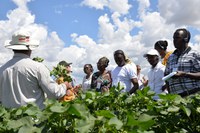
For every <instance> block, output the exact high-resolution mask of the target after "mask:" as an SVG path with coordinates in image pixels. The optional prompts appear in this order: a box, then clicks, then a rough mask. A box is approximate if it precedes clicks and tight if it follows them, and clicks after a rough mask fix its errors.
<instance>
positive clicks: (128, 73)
mask: <svg viewBox="0 0 200 133" xmlns="http://www.w3.org/2000/svg"><path fill="white" fill-rule="evenodd" d="M136 71H137V69H136V65H135V64H134V63H131V64H126V65H124V66H122V67H119V66H117V67H116V68H115V69H113V70H112V72H111V76H112V85H113V86H117V85H118V83H120V86H121V87H124V89H123V90H122V92H129V91H130V90H131V89H132V87H133V84H132V82H131V79H133V78H137V73H136Z"/></svg>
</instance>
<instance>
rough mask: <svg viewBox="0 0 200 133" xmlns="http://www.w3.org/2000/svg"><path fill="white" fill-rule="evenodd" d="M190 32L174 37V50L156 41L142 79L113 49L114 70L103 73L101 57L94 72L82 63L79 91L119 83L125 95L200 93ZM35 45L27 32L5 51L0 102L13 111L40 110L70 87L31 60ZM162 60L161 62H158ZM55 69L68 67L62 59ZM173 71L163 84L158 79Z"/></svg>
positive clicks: (198, 61)
mask: <svg viewBox="0 0 200 133" xmlns="http://www.w3.org/2000/svg"><path fill="white" fill-rule="evenodd" d="M189 41H190V32H189V31H188V30H187V29H184V28H181V29H177V30H176V31H175V32H174V35H173V42H174V47H175V48H176V49H175V50H174V51H173V52H172V51H170V52H168V51H167V45H168V43H167V41H165V40H164V41H163V40H160V41H158V42H156V43H155V45H154V49H150V50H149V51H148V52H147V53H145V54H144V57H145V58H146V59H147V61H148V62H149V64H150V65H151V67H150V68H149V71H148V75H147V78H144V75H142V74H141V67H140V65H135V64H134V63H133V62H132V61H130V60H129V59H127V57H126V55H125V53H124V51H122V50H116V51H114V53H113V56H114V60H115V62H116V67H115V68H114V69H113V70H111V71H108V70H107V69H106V68H107V66H108V65H109V59H108V58H107V57H102V58H100V59H99V60H98V62H97V68H98V71H97V72H93V71H94V69H93V66H92V65H91V64H85V65H84V68H83V70H84V72H85V74H86V75H85V76H84V77H83V82H82V85H81V88H82V89H83V91H87V89H95V90H96V91H97V92H107V91H109V89H110V88H111V87H112V86H118V85H120V86H121V87H122V92H128V93H129V94H132V93H135V92H136V90H138V89H142V88H143V87H144V86H149V87H150V89H151V90H152V91H154V92H155V93H156V95H155V97H154V99H158V98H159V97H158V95H157V94H160V93H172V94H179V95H181V96H183V97H184V96H188V95H190V94H194V93H197V92H198V91H200V80H199V79H200V53H199V52H197V51H195V50H193V49H192V48H191V47H190V46H189V45H188V43H189ZM38 46H39V44H38V43H37V42H36V41H33V40H32V39H31V36H30V35H29V34H28V33H24V32H17V33H16V34H14V35H13V36H12V40H11V41H10V43H9V44H6V45H5V47H6V48H9V49H12V50H13V52H14V56H13V58H12V59H11V60H9V61H8V62H7V63H5V64H4V65H3V66H1V67H0V102H1V104H2V105H3V106H5V107H8V108H17V107H20V106H23V105H26V104H27V103H30V102H34V103H36V104H37V105H38V106H39V107H40V108H41V109H44V104H43V102H44V100H45V98H54V99H60V98H62V97H63V96H65V95H66V90H67V89H68V88H70V87H71V86H72V85H73V83H72V84H69V82H64V83H61V84H57V83H56V82H55V81H54V80H53V79H52V77H51V76H50V74H49V70H48V69H47V67H46V66H45V65H43V64H42V63H39V62H36V61H34V60H32V59H31V58H30V56H31V52H32V50H34V49H35V48H37V47H38ZM159 57H161V58H162V63H161V62H160V60H159ZM60 65H64V66H66V67H68V69H69V71H70V65H71V63H66V62H64V61H62V62H60ZM172 72H175V75H174V76H172V77H171V78H170V79H168V80H163V77H164V76H167V75H169V74H171V73H172Z"/></svg>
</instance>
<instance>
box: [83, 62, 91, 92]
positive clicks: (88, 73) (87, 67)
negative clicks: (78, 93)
mask: <svg viewBox="0 0 200 133" xmlns="http://www.w3.org/2000/svg"><path fill="white" fill-rule="evenodd" d="M83 71H84V73H85V74H86V75H85V76H84V77H83V82H82V89H83V92H85V91H87V90H88V89H90V88H91V87H90V86H91V80H92V73H93V67H92V65H91V64H85V65H84V68H83Z"/></svg>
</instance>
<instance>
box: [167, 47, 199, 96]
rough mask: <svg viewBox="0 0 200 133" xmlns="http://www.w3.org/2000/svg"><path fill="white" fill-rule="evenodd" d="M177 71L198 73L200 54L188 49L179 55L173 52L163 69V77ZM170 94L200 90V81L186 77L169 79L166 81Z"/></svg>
mask: <svg viewBox="0 0 200 133" xmlns="http://www.w3.org/2000/svg"><path fill="white" fill-rule="evenodd" d="M174 68H177V71H183V72H190V73H196V72H200V53H199V52H197V51H195V50H193V49H191V47H188V48H187V49H186V50H185V51H184V52H183V53H182V54H181V55H178V51H177V50H175V51H174V52H173V53H172V54H171V55H170V57H169V58H168V62H167V65H166V69H165V75H168V74H170V73H171V72H173V69H174ZM168 82H169V88H170V93H173V94H179V93H182V92H187V91H189V90H193V89H196V88H199V89H200V80H197V79H191V78H188V77H178V78H170V79H169V80H168Z"/></svg>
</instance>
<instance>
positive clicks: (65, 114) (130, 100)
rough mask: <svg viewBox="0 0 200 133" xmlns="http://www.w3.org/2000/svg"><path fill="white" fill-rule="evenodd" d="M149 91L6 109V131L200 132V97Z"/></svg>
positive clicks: (0, 128) (0, 113)
mask: <svg viewBox="0 0 200 133" xmlns="http://www.w3.org/2000/svg"><path fill="white" fill-rule="evenodd" d="M153 96H154V93H153V92H151V91H149V88H145V89H143V90H138V91H137V93H136V94H133V95H129V94H127V93H121V92H120V87H119V86H118V87H113V88H111V89H110V91H109V92H106V93H103V94H101V93H98V92H93V91H88V92H86V93H82V94H80V96H79V97H78V98H76V99H75V100H74V101H70V102H59V101H56V100H46V101H45V105H46V108H45V109H44V110H39V109H38V107H37V106H36V105H34V104H29V105H27V106H23V107H20V108H17V109H6V108H4V107H2V106H0V132H23V133H24V132H36V133H37V132H38V133H39V132H44V133H46V132H49V133H51V132H56V133H63V132H70V133H78V132H81V133H103V132H106V133H107V132H108V133H116V132H119V133H129V132H130V133H154V132H155V133H160V132H162V133H171V132H182V133H184V132H191V133H194V132H200V95H199V94H196V95H193V96H190V97H187V98H181V97H180V96H179V95H171V94H168V95H166V94H160V99H159V100H158V101H155V100H153V99H152V97H153Z"/></svg>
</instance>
